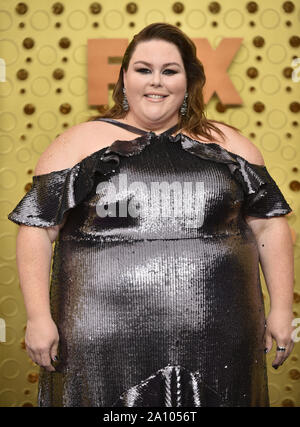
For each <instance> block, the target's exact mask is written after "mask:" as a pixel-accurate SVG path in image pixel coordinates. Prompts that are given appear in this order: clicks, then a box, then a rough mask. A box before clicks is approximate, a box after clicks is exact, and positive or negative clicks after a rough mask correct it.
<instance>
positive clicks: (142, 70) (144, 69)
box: [136, 68, 150, 74]
mask: <svg viewBox="0 0 300 427" xmlns="http://www.w3.org/2000/svg"><path fill="white" fill-rule="evenodd" d="M136 71H137V72H138V73H143V74H144V73H145V72H147V71H150V70H148V68H139V69H138V70H136Z"/></svg>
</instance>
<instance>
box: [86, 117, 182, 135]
mask: <svg viewBox="0 0 300 427" xmlns="http://www.w3.org/2000/svg"><path fill="white" fill-rule="evenodd" d="M93 121H105V122H109V123H111V124H113V125H116V126H120V127H122V128H124V129H126V130H128V131H129V132H133V133H137V134H138V135H146V134H150V135H153V136H156V137H161V136H168V135H172V133H174V132H175V131H176V130H177V127H178V125H177V124H176V125H174V126H172V127H170V128H169V129H167V130H165V131H164V132H162V133H160V134H156V133H155V132H152V131H146V130H144V129H139V128H137V127H135V126H131V125H128V124H127V123H122V122H119V121H118V120H115V119H110V118H107V117H98V118H96V119H94V120H93Z"/></svg>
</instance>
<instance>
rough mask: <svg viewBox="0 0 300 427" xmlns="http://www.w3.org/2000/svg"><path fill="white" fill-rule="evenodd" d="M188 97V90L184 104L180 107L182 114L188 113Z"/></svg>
mask: <svg viewBox="0 0 300 427" xmlns="http://www.w3.org/2000/svg"><path fill="white" fill-rule="evenodd" d="M187 98H188V93H187V92H185V95H184V100H183V103H182V105H181V107H180V114H181V115H182V116H185V115H186V113H187Z"/></svg>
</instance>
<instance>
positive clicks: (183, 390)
mask: <svg viewBox="0 0 300 427" xmlns="http://www.w3.org/2000/svg"><path fill="white" fill-rule="evenodd" d="M112 406H113V407H229V406H230V405H229V404H228V403H227V402H225V401H224V400H223V399H222V396H220V394H218V393H217V392H216V391H215V390H214V389H213V388H212V387H209V386H208V385H207V384H205V382H204V381H202V380H201V376H200V374H199V372H197V371H196V372H190V371H188V370H187V369H185V368H183V367H182V366H169V365H168V366H166V367H165V368H163V369H160V370H159V371H157V372H156V373H155V374H153V375H151V376H150V377H148V378H147V379H145V380H144V381H141V382H140V383H139V384H137V385H135V386H134V387H131V388H130V389H129V390H127V391H126V392H124V393H123V394H122V395H121V397H120V398H119V399H118V400H117V401H116V402H115V403H114V404H113V405H112Z"/></svg>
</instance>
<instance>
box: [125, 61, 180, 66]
mask: <svg viewBox="0 0 300 427" xmlns="http://www.w3.org/2000/svg"><path fill="white" fill-rule="evenodd" d="M139 62H140V63H142V64H145V65H148V66H149V67H151V64H149V62H146V61H136V62H134V64H138V63H139ZM134 64H133V65H134ZM169 65H177V66H178V67H180V65H179V64H178V63H177V62H167V63H166V64H163V67H167V66H169Z"/></svg>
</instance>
